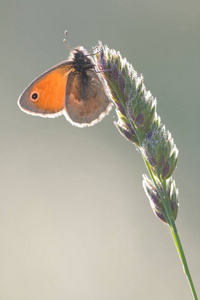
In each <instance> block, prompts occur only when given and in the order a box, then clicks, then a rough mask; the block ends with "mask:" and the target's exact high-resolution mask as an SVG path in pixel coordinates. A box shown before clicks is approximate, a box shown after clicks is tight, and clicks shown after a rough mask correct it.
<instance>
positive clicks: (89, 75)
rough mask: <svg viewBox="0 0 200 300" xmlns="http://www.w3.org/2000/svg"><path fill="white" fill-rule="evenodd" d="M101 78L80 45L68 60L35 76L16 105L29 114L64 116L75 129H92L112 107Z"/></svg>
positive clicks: (91, 60)
mask: <svg viewBox="0 0 200 300" xmlns="http://www.w3.org/2000/svg"><path fill="white" fill-rule="evenodd" d="M100 76H101V74H99V73H97V72H96V70H95V64H94V61H93V59H92V58H91V56H89V55H88V54H87V51H86V50H85V49H84V48H83V47H82V46H79V47H77V48H75V49H74V50H73V51H72V52H71V54H70V56H69V59H68V60H67V61H64V62H62V63H60V64H58V65H56V66H54V67H52V68H51V69H49V70H47V71H46V72H45V73H43V74H42V75H40V76H39V77H37V78H36V79H35V80H34V81H33V82H32V83H31V84H30V85H29V86H28V87H27V88H26V89H25V90H24V92H23V93H22V94H21V96H20V97H19V100H18V105H19V107H20V108H21V109H22V110H23V111H24V112H26V113H28V114H32V115H37V116H41V117H56V116H59V115H62V114H63V115H64V116H65V117H66V119H67V120H68V121H69V122H71V123H72V124H73V125H75V126H79V127H85V126H92V125H94V124H95V123H97V122H99V121H100V120H101V119H102V118H103V117H104V116H105V115H106V114H107V113H108V112H109V110H110V109H111V106H112V103H111V101H110V100H109V97H108V94H107V91H106V88H105V86H104V84H103V83H102V80H101V77H100Z"/></svg>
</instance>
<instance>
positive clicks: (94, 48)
mask: <svg viewBox="0 0 200 300" xmlns="http://www.w3.org/2000/svg"><path fill="white" fill-rule="evenodd" d="M99 48H101V49H100V50H99V51H97V52H95V53H94V50H96V49H99ZM102 50H103V46H102V45H100V46H99V45H98V46H95V47H93V48H92V49H91V50H89V51H88V53H90V52H93V53H91V54H89V55H88V56H92V55H96V54H97V53H99V52H101V51H102Z"/></svg>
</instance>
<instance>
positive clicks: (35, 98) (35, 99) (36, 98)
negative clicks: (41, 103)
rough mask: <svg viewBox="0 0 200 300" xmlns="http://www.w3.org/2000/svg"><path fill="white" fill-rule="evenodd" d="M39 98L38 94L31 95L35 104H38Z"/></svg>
mask: <svg viewBox="0 0 200 300" xmlns="http://www.w3.org/2000/svg"><path fill="white" fill-rule="evenodd" d="M38 97H39V95H38V94H37V93H33V94H32V95H31V100H32V101H33V102H36V101H37V100H38Z"/></svg>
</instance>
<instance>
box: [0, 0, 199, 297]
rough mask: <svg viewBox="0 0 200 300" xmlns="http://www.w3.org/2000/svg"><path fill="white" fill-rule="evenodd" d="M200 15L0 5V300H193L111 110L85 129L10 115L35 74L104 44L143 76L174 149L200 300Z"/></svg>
mask: <svg viewBox="0 0 200 300" xmlns="http://www.w3.org/2000/svg"><path fill="white" fill-rule="evenodd" d="M199 15H200V2H199V1H195V0H191V1H183V0H181V1H180V0H178V1H172V0H168V1H158V0H152V1H148V0H143V1H141V0H140V1H138V0H137V1H136V0H132V1H130V0H129V1H128V0H125V1H114V0H111V1H105V0H102V1H98V0H94V1H89V0H85V1H75V0H71V1H69V0H65V1H64V0H57V1H52V0H50V1H47V0H35V1H29V0H24V1H22V0H19V1H14V0H10V1H9V0H8V1H5V0H3V1H2V0H1V3H0V38H1V50H0V52H1V56H0V60H1V62H0V65H1V68H0V76H1V101H0V113H1V118H0V122H1V124H0V130H1V158H0V164H1V167H0V169H1V175H0V176H1V180H0V183H1V188H0V191H1V199H0V286H1V288H0V299H2V300H16V299H17V300H18V299H19V300H25V299H26V300H27V299H28V300H35V299H37V300H43V299H50V300H51V299H52V300H65V299H67V300H72V299H73V300H80V299H81V300H122V299H123V300H132V299H161V298H162V299H163V300H165V299H166V300H167V299H192V295H191V293H190V288H189V286H188V283H187V280H186V277H185V275H184V273H183V270H182V266H181V263H180V260H179V257H178V255H177V251H176V249H175V247H174V243H173V240H172V238H171V235H170V231H169V229H168V227H167V226H165V225H163V224H162V223H161V222H160V221H158V219H157V218H156V217H155V216H154V214H153V212H152V210H151V208H150V205H149V202H148V200H147V198H146V195H145V193H144V191H143V188H142V174H143V173H147V172H146V170H145V167H144V164H143V161H142V158H141V157H140V155H139V153H138V152H137V151H136V150H135V148H134V146H133V145H132V144H131V143H129V142H128V141H126V140H125V139H124V138H122V136H120V134H119V133H118V131H117V129H116V128H115V126H114V125H113V121H115V120H117V118H116V114H115V110H114V109H112V111H111V112H110V114H109V116H107V117H106V118H105V119H104V120H103V121H102V122H101V123H99V124H97V125H95V126H93V127H91V128H85V129H79V128H76V127H73V126H71V125H70V124H69V123H68V122H67V121H66V120H65V118H64V117H59V118H56V119H43V118H39V117H33V116H30V115H27V114H25V113H23V112H22V111H20V109H19V108H18V106H17V99H18V97H19V95H20V94H21V92H22V91H23V90H24V88H25V87H26V86H27V85H28V84H29V83H30V82H31V81H32V80H33V79H34V78H35V77H37V76H38V75H39V74H41V73H42V72H44V71H45V70H46V69H48V68H50V67H51V66H53V65H55V64H56V63H59V62H60V61H63V60H65V59H66V58H67V56H68V54H69V53H68V49H67V48H66V46H65V45H64V44H63V42H62V39H63V38H64V30H66V29H67V30H68V32H69V35H68V38H69V41H70V44H71V46H72V47H75V46H77V45H83V46H84V47H85V48H87V49H88V50H89V49H91V47H92V46H95V45H96V44H97V41H98V40H101V41H102V42H103V44H107V45H108V46H109V47H110V48H114V49H116V50H120V52H121V54H122V56H123V57H126V58H127V60H128V61H129V62H130V63H132V64H133V66H134V68H135V69H136V70H137V71H138V72H139V73H142V74H143V76H144V79H145V85H146V87H147V89H150V90H151V92H152V94H153V95H154V96H155V97H156V98H157V100H158V114H159V115H160V116H161V119H162V122H163V123H164V124H165V125H166V127H167V129H169V130H170V131H171V133H172V136H173V138H174V140H175V143H176V145H177V147H178V149H179V150H180V154H179V161H178V168H177V169H176V171H175V173H174V176H173V177H174V179H175V180H176V185H177V187H178V188H179V200H180V207H179V213H178V218H177V222H176V224H177V227H178V230H179V233H180V236H181V240H182V243H183V247H184V250H185V254H186V257H187V260H188V264H189V267H190V271H191V274H192V277H193V280H194V283H195V286H196V289H197V293H198V294H199V295H200V259H199V253H200V217H199V215H200V199H199V196H198V195H199V192H200V190H199V186H200V184H199V168H200V163H199V149H200V135H199V130H200V118H199V113H200V98H199V80H200V17H199Z"/></svg>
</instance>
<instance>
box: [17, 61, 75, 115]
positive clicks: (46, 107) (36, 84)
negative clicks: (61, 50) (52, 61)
mask: <svg viewBox="0 0 200 300" xmlns="http://www.w3.org/2000/svg"><path fill="white" fill-rule="evenodd" d="M72 68H73V65H72V63H71V62H69V61H68V62H62V63H60V64H58V65H56V66H54V67H53V68H51V69H49V70H48V71H46V72H45V73H43V74H42V75H40V76H39V77H37V78H36V79H35V80H34V81H33V82H32V83H31V84H30V85H29V86H28V87H27V88H26V89H25V90H24V92H23V93H22V94H21V96H20V97H19V100H18V105H19V107H20V108H21V110H23V111H24V112H26V113H28V114H32V115H38V116H42V117H56V116H58V115H61V114H62V113H63V109H64V107H65V93H66V84H67V78H68V75H69V72H70V71H71V69H72Z"/></svg>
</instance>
